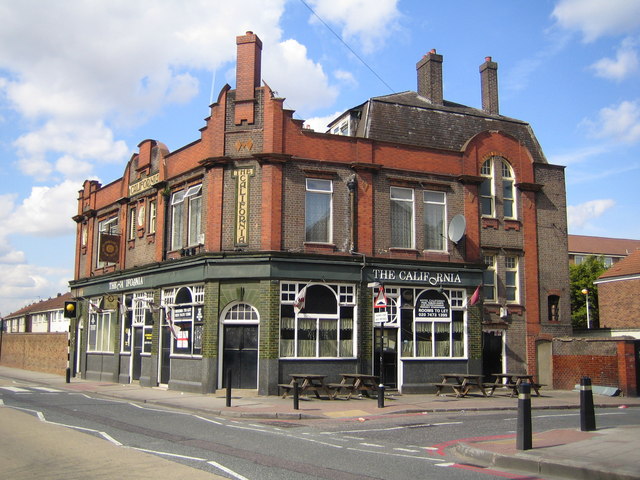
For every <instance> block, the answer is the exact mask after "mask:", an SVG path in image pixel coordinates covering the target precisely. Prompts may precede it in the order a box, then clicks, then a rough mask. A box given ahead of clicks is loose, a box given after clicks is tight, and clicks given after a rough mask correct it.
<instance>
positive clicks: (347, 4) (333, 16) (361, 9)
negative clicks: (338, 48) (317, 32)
mask: <svg viewBox="0 0 640 480" xmlns="http://www.w3.org/2000/svg"><path fill="white" fill-rule="evenodd" d="M309 3H310V4H311V5H312V7H313V9H314V10H315V12H316V13H317V14H318V16H320V17H321V18H322V19H323V21H325V22H329V23H335V24H338V25H340V26H341V27H342V38H343V39H344V40H345V41H349V40H351V39H353V38H356V39H358V41H359V42H360V44H361V46H362V50H363V51H364V53H371V52H373V51H374V50H376V49H377V48H378V47H380V46H381V45H382V44H384V42H385V40H386V39H387V38H389V36H390V35H391V34H392V33H393V32H394V31H395V30H396V29H397V28H398V20H399V18H400V12H399V11H398V8H397V4H398V0H377V1H376V2H375V4H374V3H372V2H371V1H370V0H311V1H310V2H309ZM310 21H311V22H312V23H317V22H318V19H317V17H316V16H315V15H312V16H311V18H310Z"/></svg>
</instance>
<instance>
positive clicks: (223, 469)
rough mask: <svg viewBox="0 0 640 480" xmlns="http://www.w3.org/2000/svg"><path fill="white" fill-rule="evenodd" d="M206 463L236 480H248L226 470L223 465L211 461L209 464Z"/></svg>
mask: <svg viewBox="0 0 640 480" xmlns="http://www.w3.org/2000/svg"><path fill="white" fill-rule="evenodd" d="M207 463H208V464H209V465H212V466H214V467H216V468H218V469H220V470H222V471H223V472H225V473H227V474H229V475H231V476H232V477H233V478H237V479H238V480H249V479H248V478H247V477H243V476H242V475H240V474H239V473H236V472H234V471H233V470H230V469H228V468H227V467H225V466H224V465H220V464H219V463H218V462H214V461H213V460H211V461H210V462H207Z"/></svg>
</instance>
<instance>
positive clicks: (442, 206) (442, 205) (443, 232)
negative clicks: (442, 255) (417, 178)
mask: <svg viewBox="0 0 640 480" xmlns="http://www.w3.org/2000/svg"><path fill="white" fill-rule="evenodd" d="M433 194H437V195H440V196H441V198H442V200H441V201H435V199H434V198H433V197H434V195H433ZM428 196H430V197H432V198H427V197H428ZM422 199H423V202H424V206H423V208H424V246H425V250H429V251H436V252H446V251H447V248H448V242H447V194H446V193H445V192H441V191H438V190H424V191H423V192H422ZM429 207H431V208H438V207H439V212H440V213H441V222H440V231H439V232H438V235H439V237H440V238H439V242H440V245H439V247H440V248H433V246H432V245H429V244H428V242H429V238H430V236H429V235H428V232H427V225H428V224H429V223H428V220H429V219H428V215H429Z"/></svg>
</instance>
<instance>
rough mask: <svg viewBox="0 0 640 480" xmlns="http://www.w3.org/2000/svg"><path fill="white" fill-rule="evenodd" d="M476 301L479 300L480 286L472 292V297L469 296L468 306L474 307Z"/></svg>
mask: <svg viewBox="0 0 640 480" xmlns="http://www.w3.org/2000/svg"><path fill="white" fill-rule="evenodd" d="M478 300H480V285H478V287H477V288H476V291H475V292H473V295H471V298H470V299H469V305H472V306H473V305H475V304H476V303H478Z"/></svg>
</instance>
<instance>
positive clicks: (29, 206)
mask: <svg viewBox="0 0 640 480" xmlns="http://www.w3.org/2000/svg"><path fill="white" fill-rule="evenodd" d="M81 186H82V185H81V184H79V183H77V182H74V181H71V180H66V181H64V182H63V183H61V184H59V185H55V186H53V187H32V189H31V195H30V196H29V197H28V198H25V199H24V200H23V201H22V203H21V204H20V205H17V206H16V208H15V209H14V210H13V211H12V212H11V213H10V214H9V215H6V216H3V217H2V218H0V226H1V227H2V230H3V231H4V232H11V233H12V234H29V235H35V236H40V237H45V236H46V237H51V236H58V235H67V234H72V233H74V232H75V224H74V223H73V220H71V217H72V216H73V215H75V214H76V213H77V205H78V203H77V199H78V191H79V190H80V188H81Z"/></svg>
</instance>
